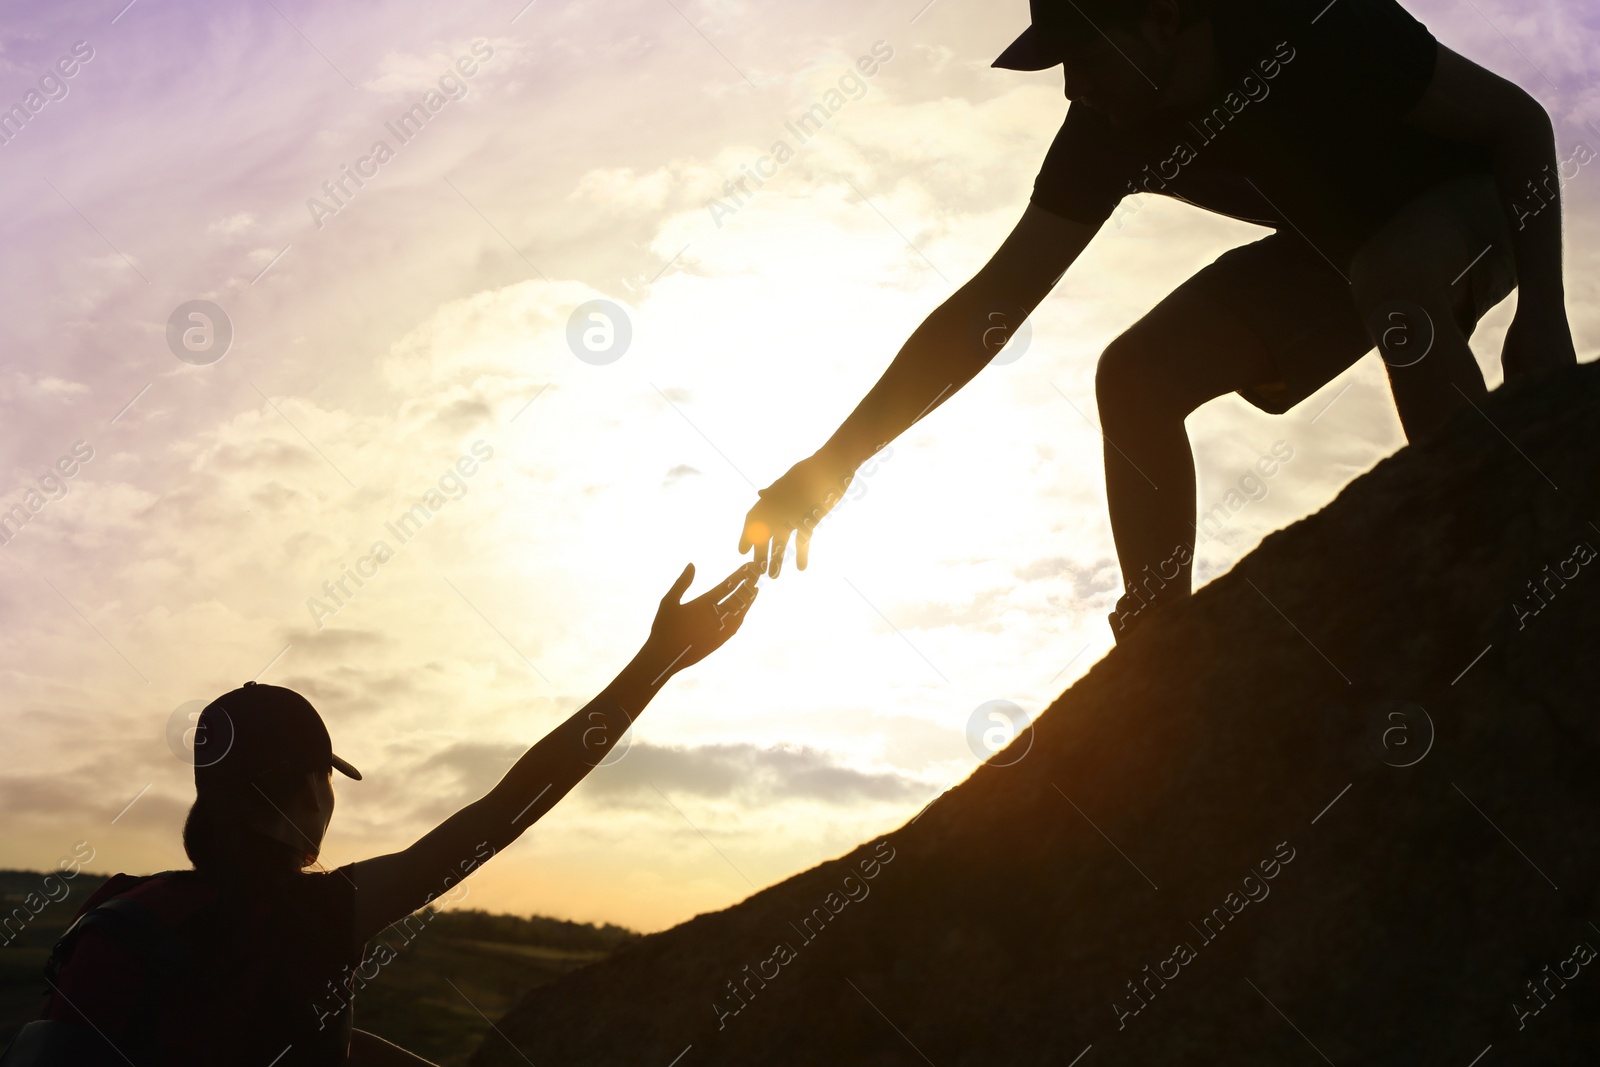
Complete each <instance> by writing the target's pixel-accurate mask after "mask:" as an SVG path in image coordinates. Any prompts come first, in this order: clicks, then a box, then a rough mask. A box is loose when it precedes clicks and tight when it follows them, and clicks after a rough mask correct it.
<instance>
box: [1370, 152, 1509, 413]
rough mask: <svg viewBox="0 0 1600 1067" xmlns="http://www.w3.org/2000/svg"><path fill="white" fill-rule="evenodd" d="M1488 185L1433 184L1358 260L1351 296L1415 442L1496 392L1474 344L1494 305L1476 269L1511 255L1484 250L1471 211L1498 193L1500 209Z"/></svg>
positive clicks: (1492, 203)
mask: <svg viewBox="0 0 1600 1067" xmlns="http://www.w3.org/2000/svg"><path fill="white" fill-rule="evenodd" d="M1477 184H1478V185H1481V184H1482V183H1481V182H1479V183H1477ZM1487 188H1488V190H1489V191H1488V193H1487V194H1482V192H1481V190H1479V189H1478V188H1477V187H1476V185H1474V183H1473V181H1472V180H1470V179H1469V180H1465V181H1458V182H1456V183H1452V184H1448V185H1444V186H1440V187H1437V188H1435V189H1433V190H1430V191H1429V192H1428V193H1425V194H1423V195H1422V196H1420V197H1418V198H1417V199H1416V200H1415V201H1413V202H1412V203H1410V204H1408V205H1407V206H1406V207H1404V208H1402V209H1401V210H1400V211H1399V212H1397V213H1396V214H1395V216H1394V217H1393V218H1391V219H1390V220H1389V221H1388V222H1387V223H1385V224H1384V226H1383V228H1382V229H1380V230H1379V231H1378V232H1377V233H1375V234H1374V235H1373V236H1372V237H1371V238H1369V239H1368V240H1367V242H1366V243H1365V244H1363V245H1362V247H1361V248H1360V249H1359V250H1358V251H1357V252H1356V254H1355V256H1354V258H1353V259H1352V260H1351V263H1350V292H1351V295H1352V296H1353V297H1354V299H1355V303H1356V307H1357V309H1358V311H1359V312H1360V313H1361V316H1362V319H1363V321H1365V322H1366V323H1367V326H1368V328H1369V330H1371V332H1372V339H1373V342H1374V343H1375V344H1376V345H1377V346H1378V352H1379V354H1380V355H1381V356H1382V357H1383V360H1384V366H1385V369H1386V370H1387V372H1388V375H1389V387H1390V389H1391V391H1392V392H1393V394H1394V401H1395V408H1396V410H1397V411H1398V412H1399V415H1400V424H1401V426H1402V427H1403V428H1404V429H1405V433H1406V439H1407V440H1408V441H1416V440H1418V439H1419V438H1421V437H1423V436H1426V435H1427V434H1429V433H1432V432H1433V431H1434V430H1436V429H1438V428H1439V427H1440V426H1442V425H1443V424H1444V422H1445V420H1446V419H1447V418H1449V416H1450V414H1451V413H1452V412H1454V411H1455V410H1456V409H1457V408H1460V407H1464V406H1465V405H1466V404H1467V402H1468V401H1471V402H1472V403H1474V404H1476V403H1480V402H1482V400H1483V399H1484V397H1485V396H1486V395H1487V391H1488V390H1487V387H1486V386H1485V384H1484V380H1483V373H1482V371H1480V370H1479V369H1478V361H1477V359H1476V358H1475V357H1474V356H1473V354H1472V348H1471V347H1470V346H1469V345H1468V343H1467V339H1468V338H1469V337H1470V336H1471V334H1472V330H1473V327H1474V326H1475V325H1476V323H1477V319H1478V316H1479V314H1481V312H1482V311H1483V310H1485V309H1483V308H1479V307H1477V306H1476V300H1475V296H1476V297H1479V298H1481V297H1482V295H1483V294H1481V293H1479V294H1475V293H1474V291H1473V283H1474V282H1478V281H1480V279H1479V278H1478V277H1477V276H1476V275H1472V276H1469V273H1468V271H1469V266H1477V265H1478V264H1479V263H1480V262H1481V261H1482V260H1483V257H1485V256H1490V257H1493V256H1496V255H1500V254H1504V253H1505V252H1506V251H1507V250H1506V249H1503V248H1498V249H1497V248H1493V247H1485V244H1484V241H1483V231H1484V230H1485V229H1486V227H1485V226H1484V225H1483V224H1482V223H1483V220H1482V219H1480V218H1476V217H1474V216H1473V215H1472V212H1473V209H1474V207H1480V206H1481V205H1474V204H1473V203H1472V202H1471V201H1470V199H1469V197H1470V196H1472V195H1487V196H1489V197H1490V198H1491V199H1490V200H1488V201H1487V207H1485V208H1484V209H1483V210H1484V211H1494V212H1497V211H1498V210H1499V206H1498V201H1497V200H1495V199H1493V197H1494V196H1495V194H1494V192H1493V186H1492V183H1491V184H1490V185H1489V186H1488V187H1487ZM1482 213H1483V211H1480V212H1479V214H1482ZM1495 221H1498V220H1495ZM1497 229H1498V230H1499V231H1500V232H1503V227H1500V228H1497ZM1489 232H1491V233H1493V234H1494V235H1495V236H1499V232H1496V231H1495V230H1491V231H1489ZM1475 257H1476V258H1475ZM1480 269H1481V268H1480ZM1491 296H1492V294H1491Z"/></svg>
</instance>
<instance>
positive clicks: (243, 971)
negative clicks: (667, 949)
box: [0, 563, 760, 1067]
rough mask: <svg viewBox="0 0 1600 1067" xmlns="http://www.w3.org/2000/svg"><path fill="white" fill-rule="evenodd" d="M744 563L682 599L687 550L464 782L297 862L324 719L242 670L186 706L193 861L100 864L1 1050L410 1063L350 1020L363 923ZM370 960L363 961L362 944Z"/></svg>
mask: <svg viewBox="0 0 1600 1067" xmlns="http://www.w3.org/2000/svg"><path fill="white" fill-rule="evenodd" d="M759 577H760V570H759V569H758V568H756V566H755V564H754V563H747V564H745V565H744V566H742V567H740V568H738V569H737V570H735V571H734V572H733V573H732V574H730V575H728V577H727V578H725V579H724V580H723V581H722V582H721V583H719V584H718V585H717V586H716V587H715V588H713V589H711V590H709V591H708V592H706V593H705V594H703V595H702V596H700V597H697V598H696V599H694V600H691V601H688V602H687V603H680V601H679V598H680V597H681V596H682V595H683V592H684V591H685V590H686V589H687V588H688V586H689V583H690V582H691V581H693V579H694V565H693V564H692V563H691V564H689V565H688V566H686V567H685V568H684V570H683V573H682V574H680V575H679V576H678V580H677V581H676V582H674V583H673V585H672V588H671V589H670V590H669V591H668V592H667V594H666V595H665V596H664V597H663V598H662V600H661V604H660V608H659V610H658V611H657V612H656V617H655V621H654V623H653V625H652V626H651V630H650V636H649V638H647V639H646V641H645V642H644V645H643V647H642V648H641V649H640V650H639V652H638V654H637V655H635V656H634V658H633V660H632V661H631V662H630V663H629V664H628V665H627V666H626V667H624V668H623V670H622V672H621V673H620V674H618V675H617V677H616V679H615V680H614V681H613V682H612V683H611V684H610V685H609V686H607V687H606V688H605V690H604V691H602V692H601V693H600V695H599V696H597V697H595V699H594V700H593V701H591V702H590V703H589V704H587V705H586V706H584V707H583V708H581V709H579V710H578V711H577V712H576V713H575V714H574V715H573V716H572V717H571V718H569V719H567V720H566V722H564V723H562V724H561V725H560V726H558V727H556V728H555V729H554V730H552V731H551V732H550V733H549V734H547V735H546V736H545V737H544V739H543V740H541V741H539V742H538V743H537V744H535V745H534V746H533V747H532V748H530V749H528V751H527V752H526V753H525V754H524V755H523V756H522V757H521V758H520V759H519V760H518V761H517V763H516V764H515V766H513V767H512V768H511V770H509V771H508V772H506V775H505V777H504V778H503V779H501V781H500V783H499V784H498V785H496V786H495V787H494V788H493V789H492V790H490V791H489V793H488V794H487V795H485V796H484V797H483V798H482V799H480V800H477V801H474V802H473V803H471V804H468V805H467V806H466V807H464V808H462V809H461V810H460V811H458V812H456V813H455V814H454V815H452V816H451V817H450V818H448V819H446V820H445V821H444V822H443V823H441V824H439V825H438V826H437V827H435V828H434V829H433V830H431V831H429V832H428V833H427V834H425V835H423V837H422V838H421V839H419V840H418V841H417V842H416V843H415V844H413V845H412V846H411V847H410V848H407V849H405V850H404V851H402V852H395V853H391V854H389V855H386V856H376V857H373V858H372V859H366V860H361V861H359V862H356V863H350V864H347V865H345V866H343V867H340V868H338V869H336V870H333V871H308V870H306V868H307V867H309V866H310V865H312V864H313V863H314V862H315V861H316V859H317V856H318V854H319V853H320V851H321V848H322V839H323V834H324V832H325V831H326V830H327V827H328V821H329V819H330V817H331V816H332V814H333V803H334V800H333V771H334V770H338V771H340V772H341V773H342V774H344V775H346V776H347V777H349V778H351V779H355V780H360V778H361V774H360V772H358V771H357V770H356V769H355V768H354V767H353V766H351V765H350V764H349V763H347V762H346V761H345V760H343V759H340V758H339V757H338V756H336V755H334V754H333V749H332V745H331V743H330V741H329V737H328V731H327V728H326V727H325V726H324V725H323V722H322V719H321V717H320V716H319V715H318V714H317V711H316V709H315V708H313V707H312V706H311V704H310V702H309V701H307V700H306V699H305V698H304V697H302V696H301V695H300V694H298V693H295V692H294V691H293V690H290V689H284V688H281V687H278V686H271V685H257V684H255V683H249V682H247V683H246V684H245V685H244V686H242V687H240V688H239V689H235V690H234V691H232V692H230V693H226V694H224V695H223V696H221V697H218V698H217V699H216V700H215V701H213V702H212V703H211V704H209V705H207V706H206V708H205V710H204V711H203V712H202V713H201V715H200V720H199V723H198V727H197V735H196V736H197V743H196V752H197V753H198V755H197V757H196V759H195V802H194V806H193V808H191V809H190V812H189V817H188V820H187V822H186V823H185V825H184V829H183V844H184V850H185V851H186V852H187V853H188V855H189V859H190V860H191V862H192V863H193V864H194V869H193V870H183V871H167V872H163V873H162V874H159V875H147V876H144V877H134V876H131V875H126V874H118V875H115V876H113V877H112V878H111V879H110V880H108V881H107V882H106V884H105V885H104V886H102V887H101V888H100V889H99V890H97V891H96V892H95V893H94V895H93V896H91V897H90V898H89V900H88V901H86V902H85V904H84V906H83V908H82V909H81V910H80V912H79V917H78V920H77V921H76V922H75V923H74V924H73V926H72V928H71V929H69V930H68V931H67V933H66V934H65V935H64V936H63V937H62V939H61V941H60V942H59V943H58V944H57V946H56V950H55V952H54V953H52V956H51V961H50V964H49V966H47V968H46V978H47V980H48V984H49V988H48V990H47V993H46V1003H45V1009H44V1012H43V1013H42V1016H41V1018H40V1020H39V1021H36V1022H33V1023H30V1024H28V1026H26V1027H24V1028H23V1030H22V1032H21V1033H20V1034H18V1036H17V1038H16V1040H15V1041H14V1042H13V1043H12V1046H11V1048H10V1049H8V1050H7V1052H6V1055H5V1056H4V1058H3V1059H0V1065H3V1067H23V1065H35V1064H70V1065H72V1067H97V1065H99V1064H132V1065H134V1067H147V1065H161V1067H166V1065H185V1067H186V1065H189V1064H195V1065H201V1064H203V1065H207V1067H210V1065H215V1064H248V1065H254V1067H291V1065H296V1067H299V1065H323V1064H426V1063H427V1062H428V1061H426V1060H423V1059H421V1058H419V1057H417V1056H414V1055H412V1054H411V1053H409V1052H407V1051H405V1050H404V1049H401V1048H399V1047H398V1046H395V1045H392V1044H390V1043H389V1042H387V1041H385V1040H383V1039H382V1038H379V1037H377V1036H375V1035H373V1034H370V1033H367V1032H366V1031H363V1030H358V1029H356V1028H355V1027H354V1025H353V1000H354V993H355V990H356V989H357V988H358V987H359V985H360V984H361V983H362V982H363V981H364V980H365V979H367V978H370V977H372V976H373V975H374V974H375V970H374V968H375V966H376V965H375V964H374V961H373V960H372V959H370V958H369V957H368V956H367V951H366V943H367V941H368V940H369V939H370V938H372V937H373V936H374V935H375V934H377V933H378V932H379V931H381V930H382V929H384V928H385V927H386V926H388V925H390V924H391V923H394V922H397V921H399V920H401V919H403V918H405V917H406V916H408V915H410V914H411V913H412V912H414V911H416V910H417V909H419V908H421V907H422V906H424V905H425V904H427V903H429V902H430V901H432V900H434V899H435V898H437V897H439V896H440V895H441V894H442V893H445V892H446V891H448V890H450V889H451V888H452V887H453V886H455V885H457V884H458V883H459V882H460V881H461V880H462V879H463V878H465V877H466V876H467V875H468V874H469V873H471V871H473V870H474V869H476V868H477V867H478V866H479V865H481V864H482V863H483V862H484V861H485V860H487V859H488V858H489V857H492V856H493V855H494V854H495V853H496V852H498V851H499V850H500V849H503V848H505V847H506V846H507V845H509V844H510V843H511V842H512V841H515V840H516V839H517V837H518V836H520V835H521V834H522V832H523V831H524V830H526V829H527V828H528V827H529V826H531V825H532V824H533V823H534V822H535V821H536V820H538V818H539V817H540V816H541V815H543V814H544V813H545V812H547V811H549V810H550V808H552V807H553V806H554V805H555V804H556V802H557V801H559V800H560V799H561V798H562V797H563V796H565V795H566V794H567V792H568V791H569V790H570V789H572V787H573V786H575V785H577V784H578V782H579V781H581V780H582V779H583V777H584V776H585V775H586V774H588V773H589V771H590V770H592V769H593V768H594V766H595V765H596V764H597V763H598V762H599V761H600V760H601V759H602V758H604V756H605V755H606V754H607V753H608V752H610V751H611V750H612V747H613V745H614V744H615V742H616V741H617V739H618V738H620V737H621V736H622V733H623V731H625V730H627V729H628V727H629V725H630V724H631V723H632V722H633V720H634V719H635V718H636V717H637V716H638V715H639V713H640V712H642V711H643V710H644V708H645V705H646V704H648V703H649V702H650V699H651V698H652V697H653V696H655V694H656V692H657V691H658V690H659V689H660V688H661V687H662V685H664V684H665V682H666V679H667V678H668V677H670V676H671V675H673V674H675V673H677V672H678V671H681V670H683V669H684V668H686V667H688V666H690V665H691V664H694V663H697V662H699V661H700V660H701V659H703V658H704V657H705V656H706V655H708V654H709V653H711V652H712V651H714V650H715V649H717V648H718V647H720V646H721V645H722V644H723V642H725V641H727V640H728V638H729V637H731V636H732V635H733V634H734V632H735V631H737V630H738V629H739V626H740V624H741V623H742V621H743V619H744V614H745V612H746V611H747V610H748V609H749V606H750V605H751V604H752V603H753V602H754V601H755V597H756V593H757V592H758V589H757V587H756V582H757V579H758V578H759ZM380 962H381V961H380Z"/></svg>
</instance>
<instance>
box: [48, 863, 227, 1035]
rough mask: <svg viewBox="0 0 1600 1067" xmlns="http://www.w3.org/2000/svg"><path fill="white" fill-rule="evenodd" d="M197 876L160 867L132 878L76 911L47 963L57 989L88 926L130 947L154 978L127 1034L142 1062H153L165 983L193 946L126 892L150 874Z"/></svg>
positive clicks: (50, 978) (147, 984)
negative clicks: (91, 905) (125, 884)
mask: <svg viewBox="0 0 1600 1067" xmlns="http://www.w3.org/2000/svg"><path fill="white" fill-rule="evenodd" d="M194 875H195V872H193V871H161V872H160V873H158V874H150V875H145V876H143V877H141V878H137V879H134V880H133V881H132V882H131V884H130V885H129V886H128V887H127V888H126V889H123V890H121V891H120V892H119V893H118V894H117V895H115V896H112V897H109V898H107V899H106V900H104V901H102V902H101V903H99V904H98V905H96V906H95V907H93V908H90V909H89V910H88V911H86V912H84V913H83V914H82V915H80V916H78V918H77V920H76V921H74V922H73V924H72V925H71V926H70V927H68V928H67V931H66V933H64V934H62V935H61V937H60V939H59V940H57V941H56V943H55V946H54V947H53V948H52V949H51V950H50V958H49V960H48V961H46V963H45V966H44V975H45V979H46V981H48V982H49V983H50V986H51V990H52V991H54V990H55V989H56V988H57V987H58V986H59V984H60V975H61V970H62V968H64V967H65V966H66V965H67V963H68V961H69V960H70V959H71V956H72V952H73V949H74V948H75V947H76V946H77V943H78V939H79V938H80V937H82V936H83V933H84V931H85V930H101V931H103V932H104V933H105V934H107V935H108V936H110V937H113V938H115V939H116V940H117V941H118V942H119V943H120V944H121V945H122V946H123V947H124V948H126V949H127V950H128V952H129V953H131V954H132V955H133V957H134V958H135V959H136V960H138V961H139V964H140V965H141V966H142V967H143V968H144V969H145V971H146V972H147V973H148V974H149V976H150V981H148V982H146V983H143V988H142V994H141V996H140V1005H139V1009H138V1011H137V1012H136V1013H135V1014H134V1019H135V1020H136V1022H135V1024H134V1030H133V1032H132V1033H130V1034H127V1035H125V1038H126V1041H127V1043H128V1045H129V1046H130V1051H132V1052H133V1054H134V1056H135V1058H136V1059H137V1060H138V1061H140V1062H141V1063H142V1062H154V1056H155V1054H156V1051H157V1048H156V1042H155V1027H156V1023H157V1020H158V1018H159V1011H158V1009H159V1006H160V1003H161V1000H162V997H163V995H164V994H165V992H166V990H167V988H168V987H169V986H170V985H171V984H172V981H173V979H175V978H176V977H177V976H178V974H179V973H180V972H181V969H182V967H183V964H184V962H185V961H186V960H187V959H188V957H189V954H190V945H189V942H188V940H187V939H186V938H185V937H183V936H182V935H181V934H180V933H178V932H177V931H176V930H174V929H173V928H172V927H170V926H168V925H167V924H166V923H164V922H162V921H161V920H160V919H159V918H157V917H156V915H155V913H154V912H152V911H151V910H150V909H149V908H147V907H145V906H144V905H143V904H140V903H139V902H138V901H136V900H131V899H129V898H128V897H127V896H125V895H123V894H126V893H127V892H129V891H130V890H132V889H134V888H136V887H138V886H141V885H143V884H145V883H146V882H148V881H149V880H150V879H152V878H186V877H187V876H194Z"/></svg>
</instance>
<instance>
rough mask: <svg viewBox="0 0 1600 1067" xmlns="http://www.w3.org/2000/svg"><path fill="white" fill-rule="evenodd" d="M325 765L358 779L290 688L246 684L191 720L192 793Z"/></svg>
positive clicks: (307, 703) (324, 728) (310, 709)
mask: <svg viewBox="0 0 1600 1067" xmlns="http://www.w3.org/2000/svg"><path fill="white" fill-rule="evenodd" d="M330 767H332V768H333V769H334V770H337V771H339V772H340V773H341V774H344V775H345V776H346V777H349V778H353V779H355V780H356V781H358V782H359V781H360V780H361V772H360V771H358V770H356V769H355V767H353V766H351V765H350V763H349V762H348V761H346V760H343V759H340V758H339V757H338V756H336V755H334V754H333V742H332V740H331V739H330V738H329V737H328V728H327V726H326V725H324V723H323V721H322V716H321V715H318V714H317V709H316V708H314V707H312V706H311V702H310V701H309V700H307V699H306V698H305V697H303V696H301V695H300V694H299V693H296V692H295V691H294V690H293V689H285V688H284V687H283V686H279V685H259V684H257V683H255V682H246V683H244V685H242V686H240V687H239V688H238V689H235V690H233V691H232V692H231V693H224V694H223V695H222V696H220V697H218V698H217V699H215V700H213V701H212V702H211V703H209V704H207V705H206V706H205V710H203V711H202V712H200V718H199V720H198V722H197V723H196V724H195V734H194V786H195V790H196V792H204V791H209V790H215V789H221V790H227V789H230V788H232V789H237V788H241V787H243V786H245V785H247V784H248V783H250V782H252V781H254V780H255V779H257V778H259V777H260V776H262V775H263V774H268V773H271V772H273V771H279V770H287V771H305V772H310V773H313V774H315V773H320V772H322V771H326V770H327V769H328V768H330Z"/></svg>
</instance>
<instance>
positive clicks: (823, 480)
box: [739, 453, 855, 578]
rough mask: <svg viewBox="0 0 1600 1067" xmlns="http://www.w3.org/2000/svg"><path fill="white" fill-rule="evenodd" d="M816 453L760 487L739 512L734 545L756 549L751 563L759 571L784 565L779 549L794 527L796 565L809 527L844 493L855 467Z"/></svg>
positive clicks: (805, 552) (807, 547)
mask: <svg viewBox="0 0 1600 1067" xmlns="http://www.w3.org/2000/svg"><path fill="white" fill-rule="evenodd" d="M842 466H843V465H842V464H838V463H833V462H830V461H829V460H827V459H826V458H824V457H822V455H821V454H820V453H819V454H818V455H814V456H811V457H809V458H807V459H803V460H801V461H800V462H799V463H796V464H795V465H794V466H793V467H790V468H789V470H788V472H787V473H785V474H784V475H783V477H781V478H779V479H778V480H777V481H775V482H773V483H772V484H771V485H769V486H767V487H766V488H765V489H763V490H761V492H760V493H759V494H758V495H759V496H760V497H761V499H760V500H758V501H756V505H755V507H753V508H751V509H750V512H749V514H747V515H746V516H745V517H744V532H743V533H741V534H740V535H739V551H740V552H741V553H743V552H748V551H749V550H750V549H751V548H752V547H754V548H755V550H756V555H755V560H754V565H755V568H756V572H757V573H758V574H759V573H760V572H761V570H762V569H764V568H766V567H767V565H768V559H769V552H768V548H769V546H770V547H771V552H770V561H771V570H770V571H768V575H769V577H772V578H776V577H777V576H778V571H780V570H782V569H783V553H784V551H785V550H786V549H787V548H788V547H789V534H790V533H791V532H794V533H796V535H797V536H796V538H795V552H796V555H797V556H798V557H799V559H798V560H797V562H798V564H799V567H800V569H801V570H805V569H806V560H807V558H808V557H809V556H810V554H811V531H812V530H813V529H815V528H816V525H817V523H819V522H821V521H822V517H823V516H824V515H826V514H827V513H828V512H830V511H832V510H833V508H834V506H835V505H836V504H838V503H839V501H840V500H843V499H844V491H845V490H846V489H848V488H849V487H850V483H851V482H852V481H854V480H855V472H854V471H851V470H844V469H842Z"/></svg>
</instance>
